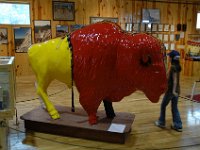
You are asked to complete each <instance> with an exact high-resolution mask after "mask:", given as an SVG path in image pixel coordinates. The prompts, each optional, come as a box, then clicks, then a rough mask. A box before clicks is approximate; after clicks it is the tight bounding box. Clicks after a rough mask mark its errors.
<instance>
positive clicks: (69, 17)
mask: <svg viewBox="0 0 200 150" xmlns="http://www.w3.org/2000/svg"><path fill="white" fill-rule="evenodd" d="M53 20H65V21H74V20H75V3H74V2H61V1H53Z"/></svg>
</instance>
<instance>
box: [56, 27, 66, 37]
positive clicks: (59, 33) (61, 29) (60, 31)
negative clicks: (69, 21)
mask: <svg viewBox="0 0 200 150" xmlns="http://www.w3.org/2000/svg"><path fill="white" fill-rule="evenodd" d="M67 33H69V27H68V25H57V26H56V37H63V36H66V35H67Z"/></svg>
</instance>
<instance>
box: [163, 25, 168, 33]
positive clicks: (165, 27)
mask: <svg viewBox="0 0 200 150" xmlns="http://www.w3.org/2000/svg"><path fill="white" fill-rule="evenodd" d="M164 31H165V32H168V31H169V25H168V24H165V25H164Z"/></svg>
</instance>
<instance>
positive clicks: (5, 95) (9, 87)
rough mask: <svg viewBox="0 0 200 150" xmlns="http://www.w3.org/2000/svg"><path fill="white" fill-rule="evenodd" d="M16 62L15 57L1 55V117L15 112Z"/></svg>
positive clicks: (9, 116)
mask: <svg viewBox="0 0 200 150" xmlns="http://www.w3.org/2000/svg"><path fill="white" fill-rule="evenodd" d="M14 68H15V64H14V57H12V56H0V118H1V119H8V118H12V117H13V116H14V114H15V99H16V95H15V69H14Z"/></svg>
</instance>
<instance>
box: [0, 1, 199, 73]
mask: <svg viewBox="0 0 200 150" xmlns="http://www.w3.org/2000/svg"><path fill="white" fill-rule="evenodd" d="M0 1H4V0H0ZM8 1H10V2H13V0H7V2H8ZM59 1H70V2H75V21H54V20H53V17H52V16H53V14H52V0H18V1H17V2H28V3H30V5H31V25H30V26H29V27H32V39H33V41H34V34H33V33H34V26H33V25H34V24H33V21H34V20H51V29H52V38H55V37H56V25H69V26H70V25H72V24H83V25H88V24H90V17H91V16H95V17H98V16H99V17H118V19H119V25H120V26H121V27H122V28H125V24H126V23H130V22H133V23H136V22H137V23H139V22H140V21H141V18H142V13H141V11H142V8H158V9H160V14H161V23H163V24H173V25H175V27H176V25H177V24H178V23H180V24H187V31H186V32H185V37H184V38H183V39H181V40H179V41H177V42H176V44H177V45H184V44H187V38H188V37H187V35H188V34H200V31H197V30H196V29H195V26H196V12H197V11H200V5H193V4H181V3H167V2H148V1H139V0H59ZM15 2H16V1H15ZM0 27H6V28H7V29H8V40H9V42H8V44H7V45H5V44H4V45H0V55H8V56H10V55H12V56H16V62H17V63H16V64H17V66H16V68H17V69H18V70H17V75H27V74H29V73H32V71H30V68H29V65H28V62H27V59H25V57H26V55H25V54H21V53H16V54H15V50H14V48H15V47H14V35H13V29H14V27H15V26H11V25H0ZM174 33H178V32H174ZM25 64H26V65H25Z"/></svg>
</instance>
